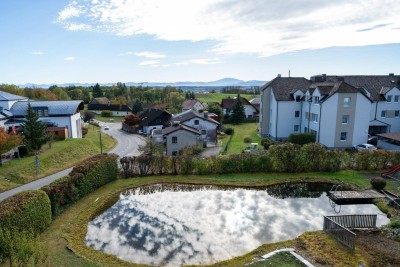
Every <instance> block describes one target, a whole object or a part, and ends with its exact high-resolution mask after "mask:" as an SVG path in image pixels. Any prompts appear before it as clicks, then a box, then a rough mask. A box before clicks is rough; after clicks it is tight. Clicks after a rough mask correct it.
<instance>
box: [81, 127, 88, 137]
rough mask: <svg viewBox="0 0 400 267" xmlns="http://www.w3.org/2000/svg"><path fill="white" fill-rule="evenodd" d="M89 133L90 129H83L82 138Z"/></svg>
mask: <svg viewBox="0 0 400 267" xmlns="http://www.w3.org/2000/svg"><path fill="white" fill-rule="evenodd" d="M88 132H89V128H86V127H82V136H85V135H87V133H88Z"/></svg>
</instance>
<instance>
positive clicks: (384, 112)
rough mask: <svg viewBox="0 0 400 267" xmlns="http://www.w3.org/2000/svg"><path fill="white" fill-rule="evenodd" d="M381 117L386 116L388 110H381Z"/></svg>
mask: <svg viewBox="0 0 400 267" xmlns="http://www.w3.org/2000/svg"><path fill="white" fill-rule="evenodd" d="M381 117H382V118H386V110H382V111H381Z"/></svg>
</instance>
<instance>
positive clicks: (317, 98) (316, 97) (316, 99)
mask: <svg viewBox="0 0 400 267" xmlns="http://www.w3.org/2000/svg"><path fill="white" fill-rule="evenodd" d="M318 103H319V96H314V104H318Z"/></svg>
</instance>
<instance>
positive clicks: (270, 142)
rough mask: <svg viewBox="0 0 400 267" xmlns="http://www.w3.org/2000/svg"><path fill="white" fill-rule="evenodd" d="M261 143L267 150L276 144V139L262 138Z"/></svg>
mask: <svg viewBox="0 0 400 267" xmlns="http://www.w3.org/2000/svg"><path fill="white" fill-rule="evenodd" d="M260 144H261V145H262V146H263V147H264V149H265V150H268V148H269V147H270V146H272V145H273V144H274V141H273V140H271V139H269V138H263V139H261V143H260Z"/></svg>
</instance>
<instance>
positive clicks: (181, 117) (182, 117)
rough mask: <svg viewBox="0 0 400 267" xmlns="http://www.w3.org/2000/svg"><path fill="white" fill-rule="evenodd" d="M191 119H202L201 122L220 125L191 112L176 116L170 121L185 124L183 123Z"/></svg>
mask: <svg viewBox="0 0 400 267" xmlns="http://www.w3.org/2000/svg"><path fill="white" fill-rule="evenodd" d="M193 118H200V119H203V120H206V121H209V122H212V123H215V124H220V123H219V122H217V121H215V120H213V119H212V118H205V117H204V116H200V115H199V114H197V113H196V112H194V111H193V110H188V111H185V112H182V113H179V114H176V115H175V116H173V117H172V120H174V121H180V122H185V121H188V120H191V119H193Z"/></svg>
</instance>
